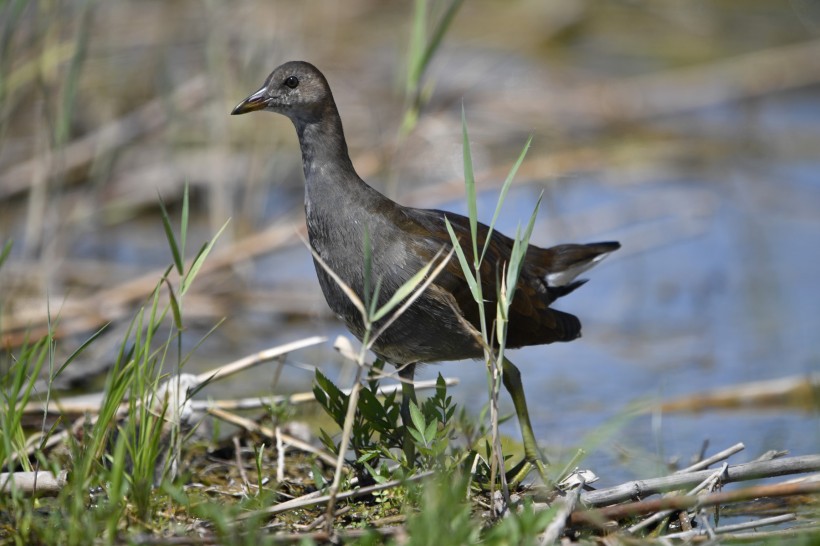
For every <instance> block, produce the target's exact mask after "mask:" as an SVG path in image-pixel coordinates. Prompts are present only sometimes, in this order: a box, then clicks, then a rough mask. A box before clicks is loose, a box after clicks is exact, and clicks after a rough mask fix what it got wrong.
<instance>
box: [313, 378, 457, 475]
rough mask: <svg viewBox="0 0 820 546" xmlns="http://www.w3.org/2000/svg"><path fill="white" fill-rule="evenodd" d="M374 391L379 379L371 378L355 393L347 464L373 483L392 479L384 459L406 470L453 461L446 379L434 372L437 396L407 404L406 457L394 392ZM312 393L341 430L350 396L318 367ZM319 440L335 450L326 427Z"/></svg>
mask: <svg viewBox="0 0 820 546" xmlns="http://www.w3.org/2000/svg"><path fill="white" fill-rule="evenodd" d="M378 389H379V381H378V380H377V379H375V378H373V377H371V379H370V380H369V381H368V383H367V385H366V386H365V387H363V388H362V389H361V391H360V393H359V400H358V402H357V407H356V413H355V418H354V422H353V427H352V433H351V439H350V446H351V448H352V449H353V453H354V456H355V459H353V460H351V461H349V463H350V464H351V465H352V466H353V467H354V468H356V469H357V470H358V471H359V473H360V474H361V473H362V472H363V471H366V473H367V474H369V475H370V477H371V478H372V479H374V480H375V481H377V482H381V481H386V480H388V479H393V478H394V477H395V476H394V475H392V473H388V472H386V467H384V466H383V463H385V462H388V461H390V462H393V463H396V464H398V465H399V468H400V469H401V470H402V471H403V472H404V473H411V472H414V471H416V470H419V469H420V470H422V471H423V470H430V469H443V468H449V467H452V466H453V465H454V463H455V462H456V460H457V459H456V458H453V457H451V458H449V459H448V457H447V455H448V454H450V455H454V454H455V451H452V450H451V449H450V448H451V447H452V445H451V440H452V438H453V436H454V431H455V424H456V420H455V419H454V418H453V417H454V415H455V412H456V406H455V405H454V404H453V400H452V397H451V396H449V395H448V394H447V384H446V382H445V381H444V378H443V377H442V376H441V375H439V376H438V379H437V380H436V393H435V395H433V396H432V397H430V398H428V399H427V400H425V401H424V402H423V403H422V404H421V405H416V404H415V403H413V402H411V403H410V414H411V419H412V424H411V425H410V426H409V427H408V431H409V434H410V436H409V437H410V438H412V441H413V443H414V450H413V452H414V458H413V459H412V460H408V459H407V458H406V453H407V450H406V449H405V446H404V442H405V441H407V440H406V438H407V436H406V435H405V434H404V433H403V431H402V422H401V416H400V408H401V404H400V402H399V401H397V399H396V398H397V394H396V393H397V391H393V392H390V393H388V394H386V395H384V396H379V395H378ZM313 393H314V395H315V397H316V400H317V401H318V402H319V404H320V405H321V406H322V408H323V409H324V410H325V412H326V413H327V414H328V415H329V416H330V417H331V418H332V419H333V420H334V422H335V423H336V424H337V425H339V427H340V428H341V427H342V426H344V421H345V417H346V413H347V405H348V403H349V401H350V396H349V395H348V394H345V393H344V392H343V391H342V390H341V389H339V388H338V387H337V386H336V385H335V384H334V383H333V382H332V381H330V379H328V378H327V377H326V376H324V375H323V374H322V373H321V372H319V371H318V370H317V372H316V383H315V385H314V387H313ZM321 439H322V443H324V444H325V446H326V447H327V448H328V449H329V450H331V451H332V452H333V453H336V454H338V453H339V449H340V445H339V443H337V442H336V441H335V440H334V439H333V437H332V436H331V435H330V434H328V433H327V432H326V431H324V430H322V431H321Z"/></svg>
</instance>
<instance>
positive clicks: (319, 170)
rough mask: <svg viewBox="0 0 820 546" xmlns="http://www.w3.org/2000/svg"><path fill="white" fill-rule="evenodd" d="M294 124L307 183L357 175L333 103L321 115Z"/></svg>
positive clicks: (342, 178) (324, 181) (326, 181)
mask: <svg viewBox="0 0 820 546" xmlns="http://www.w3.org/2000/svg"><path fill="white" fill-rule="evenodd" d="M295 125H296V133H297V134H298V136H299V146H300V147H301V148H302V167H303V169H304V171H305V181H306V182H307V184H308V185H311V184H324V183H334V182H335V181H345V180H347V179H354V178H355V179H358V178H359V177H358V175H357V174H356V171H355V169H354V168H353V162H352V161H351V160H350V154H349V153H348V151H347V143H346V142H345V136H344V130H343V129H342V120H341V118H340V117H339V112H338V111H337V110H336V105H335V104H329V105H328V106H327V107H326V109H325V111H324V112H323V113H322V115H320V116H318V117H316V118H313V119H308V120H297V121H295Z"/></svg>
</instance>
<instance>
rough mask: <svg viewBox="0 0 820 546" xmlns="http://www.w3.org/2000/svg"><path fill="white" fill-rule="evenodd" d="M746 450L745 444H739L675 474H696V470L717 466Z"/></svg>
mask: <svg viewBox="0 0 820 546" xmlns="http://www.w3.org/2000/svg"><path fill="white" fill-rule="evenodd" d="M744 449H746V446H745V445H744V444H743V442H739V443H737V444H735V445H733V446H732V447H730V448H728V449H724V450H723V451H720V452H718V453H715V454H714V455H712V456H711V457H707V458H706V459H703V460H702V461H698V462H696V463H695V464H693V465H691V466H687V467H686V468H682V469H680V470H678V471H677V472H675V474H685V473H686V472H695V471H696V470H703V469H704V468H708V467H709V466H711V465H713V464H715V463H716V462H718V461H722V460H724V459H728V458H729V457H731V456H732V455H734V454H735V453H737V452H738V451H743V450H744Z"/></svg>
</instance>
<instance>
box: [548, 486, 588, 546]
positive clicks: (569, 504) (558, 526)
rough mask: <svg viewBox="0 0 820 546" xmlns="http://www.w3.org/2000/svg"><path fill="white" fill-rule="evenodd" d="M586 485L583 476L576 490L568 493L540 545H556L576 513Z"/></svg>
mask: <svg viewBox="0 0 820 546" xmlns="http://www.w3.org/2000/svg"><path fill="white" fill-rule="evenodd" d="M584 485H586V480H585V479H584V477H583V476H581V477H580V479H579V481H578V485H577V486H576V487H575V489H573V490H572V491H570V492H569V493H567V497H566V499H564V502H563V504H562V505H561V508H559V509H558V512H556V514H555V517H553V518H552V521H551V522H550V524H549V525H548V526H547V528H546V530H545V531H544V534H543V535H541V539H540V540H539V541H538V544H540V545H542V546H543V545H545V544H554V543H555V542H556V541H557V540H558V537H560V536H561V533H563V532H564V528H566V526H567V521H569V515H570V514H572V512H574V511H575V506H576V505H577V504H578V499H580V498H581V491H583V490H584Z"/></svg>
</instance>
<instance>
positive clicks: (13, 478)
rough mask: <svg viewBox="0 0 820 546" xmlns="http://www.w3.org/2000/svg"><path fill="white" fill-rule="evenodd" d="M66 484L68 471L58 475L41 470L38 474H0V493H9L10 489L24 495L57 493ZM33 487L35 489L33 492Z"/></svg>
mask: <svg viewBox="0 0 820 546" xmlns="http://www.w3.org/2000/svg"><path fill="white" fill-rule="evenodd" d="M66 483H68V471H66V470H63V471H62V472H60V473H58V474H54V473H53V472H47V471H44V470H41V471H39V472H2V473H0V493H4V494H5V493H9V492H10V491H11V488H12V487H15V488H17V490H18V491H23V492H26V493H34V492H35V491H36V492H37V493H58V492H59V491H60V490H62V488H63V487H65V485H66ZM35 485H36V487H37V489H36V490H35Z"/></svg>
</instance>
